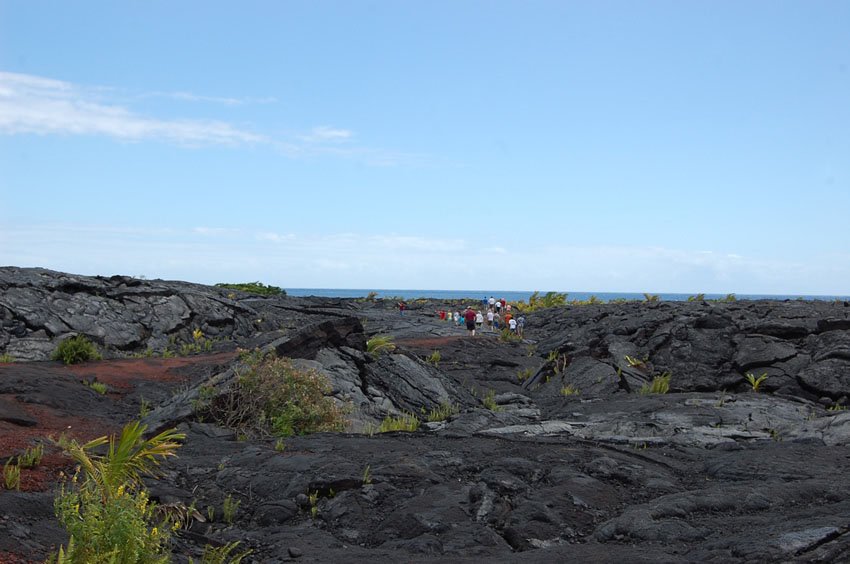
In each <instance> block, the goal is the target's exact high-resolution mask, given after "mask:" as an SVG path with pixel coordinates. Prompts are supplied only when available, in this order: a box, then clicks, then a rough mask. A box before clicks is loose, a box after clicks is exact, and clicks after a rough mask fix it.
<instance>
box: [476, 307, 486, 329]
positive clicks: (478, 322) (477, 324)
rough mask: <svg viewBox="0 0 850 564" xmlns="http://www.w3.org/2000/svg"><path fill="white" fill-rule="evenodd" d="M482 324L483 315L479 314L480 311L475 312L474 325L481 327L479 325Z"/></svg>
mask: <svg viewBox="0 0 850 564" xmlns="http://www.w3.org/2000/svg"><path fill="white" fill-rule="evenodd" d="M482 325H484V315H482V314H481V312H480V311H476V312H475V327H477V328H478V329H481V326H482Z"/></svg>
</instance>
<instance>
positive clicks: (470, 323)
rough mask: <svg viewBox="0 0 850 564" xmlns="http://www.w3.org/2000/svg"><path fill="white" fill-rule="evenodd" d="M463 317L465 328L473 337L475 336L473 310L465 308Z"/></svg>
mask: <svg viewBox="0 0 850 564" xmlns="http://www.w3.org/2000/svg"><path fill="white" fill-rule="evenodd" d="M463 317H464V318H465V319H466V330H467V331H469V333H470V334H471V335H472V336H473V337H474V336H475V312H474V311H472V308H471V307H470V308H467V309H466V312H464V314H463Z"/></svg>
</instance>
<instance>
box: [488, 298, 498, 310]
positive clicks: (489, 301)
mask: <svg viewBox="0 0 850 564" xmlns="http://www.w3.org/2000/svg"><path fill="white" fill-rule="evenodd" d="M487 303H488V304H489V306H490V311H493V309H495V307H496V298H494V297H493V296H490V299H489V300H487Z"/></svg>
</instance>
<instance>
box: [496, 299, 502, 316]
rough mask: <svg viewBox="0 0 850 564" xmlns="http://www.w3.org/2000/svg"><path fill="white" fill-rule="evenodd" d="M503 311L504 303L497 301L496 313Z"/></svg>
mask: <svg viewBox="0 0 850 564" xmlns="http://www.w3.org/2000/svg"><path fill="white" fill-rule="evenodd" d="M500 311H502V302H501V300H496V313H499V312H500Z"/></svg>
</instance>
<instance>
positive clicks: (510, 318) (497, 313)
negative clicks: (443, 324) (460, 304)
mask: <svg viewBox="0 0 850 564" xmlns="http://www.w3.org/2000/svg"><path fill="white" fill-rule="evenodd" d="M481 304H482V309H480V310H476V309H474V307H473V306H469V307H468V308H466V310H465V311H464V312H463V313H461V312H459V311H455V312H451V311H445V310H438V311H437V316H438V317H439V318H440V319H441V320H446V321H449V322H454V323H455V324H457V325H458V326H461V325H463V324H464V323H466V329H467V331H469V333H470V334H471V335H472V336H473V337H474V336H475V332H476V330H480V329H481V328H482V327H483V326H484V322H485V320H486V322H487V329H489V330H490V331H491V332H495V331H499V330H501V327H502V323H503V321H504V327H506V328H508V329H509V330H510V332H511V333H513V334H515V335H518V336H520V337H522V336H523V332H524V331H525V316H524V315H522V314H520V315H519V316H518V317H516V316H514V314H513V313H512V312H511V304H509V303H507V301H506V300H505V299H504V298H501V299H498V300H497V299H495V298H494V297H493V296H490V298H484V299H483V300H481ZM482 310H484V311H486V314H485V313H483V312H482ZM503 312H504V313H503Z"/></svg>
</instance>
